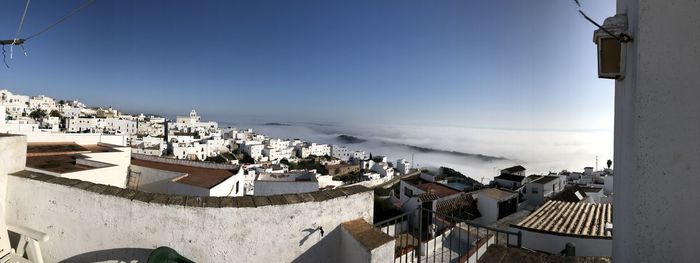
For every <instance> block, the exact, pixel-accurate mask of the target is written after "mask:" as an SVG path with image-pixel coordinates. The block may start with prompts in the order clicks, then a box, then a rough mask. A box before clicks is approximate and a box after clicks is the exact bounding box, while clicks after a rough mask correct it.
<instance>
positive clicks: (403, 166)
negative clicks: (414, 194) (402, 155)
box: [396, 159, 411, 174]
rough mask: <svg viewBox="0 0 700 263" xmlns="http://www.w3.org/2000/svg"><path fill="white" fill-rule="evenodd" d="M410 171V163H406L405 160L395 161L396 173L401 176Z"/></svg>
mask: <svg viewBox="0 0 700 263" xmlns="http://www.w3.org/2000/svg"><path fill="white" fill-rule="evenodd" d="M410 170H411V162H409V161H406V159H398V160H396V171H398V172H399V173H401V174H408V173H409V171H410Z"/></svg>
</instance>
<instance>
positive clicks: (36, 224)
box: [7, 172, 373, 262]
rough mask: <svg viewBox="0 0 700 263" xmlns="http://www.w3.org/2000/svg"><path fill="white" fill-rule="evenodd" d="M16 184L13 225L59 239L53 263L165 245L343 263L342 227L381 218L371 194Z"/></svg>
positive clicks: (211, 256) (198, 254)
mask: <svg viewBox="0 0 700 263" xmlns="http://www.w3.org/2000/svg"><path fill="white" fill-rule="evenodd" d="M30 178H32V179H30ZM8 185H9V188H8V189H9V190H8V193H7V220H8V222H11V223H14V222H21V223H22V224H23V225H26V226H28V227H31V228H34V229H38V230H41V231H45V232H46V233H48V234H49V235H50V236H51V238H50V240H49V241H48V242H47V243H45V244H42V252H43V253H44V257H45V259H46V261H47V262H57V261H61V260H66V261H67V262H92V261H103V260H119V261H125V262H130V261H131V260H133V259H141V260H143V258H145V257H146V256H147V255H148V253H149V252H150V249H153V248H155V247H158V246H170V247H172V248H174V249H176V250H177V251H179V252H181V254H183V255H185V256H187V257H189V258H191V259H193V260H195V261H197V262H291V261H300V262H308V261H327V262H334V261H335V262H338V261H339V260H340V259H339V258H338V255H340V254H341V253H340V252H339V249H340V246H341V245H340V234H339V232H340V231H339V228H340V226H339V225H340V223H342V222H345V221H349V220H353V219H357V218H362V219H364V220H366V221H368V222H372V216H373V214H372V213H373V211H372V208H373V193H372V192H371V191H369V189H367V188H364V187H353V188H344V189H342V190H330V191H323V192H314V193H308V194H298V195H284V196H270V197H225V198H204V197H184V196H169V195H162V194H146V193H144V192H138V191H133V190H129V189H119V188H116V187H107V186H103V185H95V184H91V183H88V182H80V181H77V180H70V179H65V178H56V177H52V176H47V175H36V174H30V173H28V172H23V173H19V174H16V175H15V176H9V180H8ZM77 222H79V223H77ZM318 227H323V229H324V230H325V232H326V235H325V236H324V237H321V235H320V231H318Z"/></svg>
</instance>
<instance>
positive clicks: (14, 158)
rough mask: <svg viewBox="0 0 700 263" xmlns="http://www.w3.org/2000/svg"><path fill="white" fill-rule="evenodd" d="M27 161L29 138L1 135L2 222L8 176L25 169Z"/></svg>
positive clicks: (0, 203)
mask: <svg viewBox="0 0 700 263" xmlns="http://www.w3.org/2000/svg"><path fill="white" fill-rule="evenodd" d="M26 160H27V137H25V136H17V135H7V134H0V220H4V218H3V217H2V216H1V215H3V214H4V213H3V211H4V210H5V195H6V193H7V188H8V187H7V174H8V173H13V172H17V171H20V170H22V169H24V165H25V163H26Z"/></svg>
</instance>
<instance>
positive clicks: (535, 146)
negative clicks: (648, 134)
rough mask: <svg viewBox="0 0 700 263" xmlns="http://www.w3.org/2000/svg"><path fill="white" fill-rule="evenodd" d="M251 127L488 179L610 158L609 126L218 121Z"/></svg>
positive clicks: (573, 168) (576, 168) (273, 134)
mask: <svg viewBox="0 0 700 263" xmlns="http://www.w3.org/2000/svg"><path fill="white" fill-rule="evenodd" d="M229 126H230V127H235V128H239V129H247V128H251V129H253V131H254V132H257V133H260V134H265V135H268V136H271V137H275V138H288V139H295V138H298V139H302V140H304V141H309V142H317V143H327V144H341V145H345V146H347V147H348V148H350V149H352V150H362V151H365V152H366V153H367V154H369V153H372V154H373V155H375V156H376V155H384V156H387V157H388V158H389V160H390V161H392V162H394V161H396V159H399V158H405V159H407V160H409V161H410V160H411V158H413V160H414V167H440V166H446V167H450V168H453V169H455V170H457V171H460V172H462V173H463V174H465V175H467V176H469V177H472V178H474V179H476V180H482V178H483V180H484V182H487V181H488V180H490V179H491V178H493V177H494V176H495V175H497V173H498V170H499V169H502V168H505V167H508V166H511V165H516V164H521V165H523V166H525V167H526V168H527V170H528V174H534V173H547V172H549V171H556V172H558V171H561V170H563V169H568V170H570V171H582V170H583V167H585V166H594V167H595V165H596V163H595V158H596V155H597V156H598V158H599V160H598V166H599V167H600V168H602V167H603V166H604V165H605V162H606V161H607V160H608V159H612V152H613V144H612V143H613V134H612V131H610V130H593V131H546V130H537V131H530V130H506V129H482V128H465V127H452V126H416V125H410V126H409V125H406V126H403V125H391V126H388V125H386V126H380V125H343V124H336V123H310V122H268V123H265V122H248V123H246V122H220V127H221V128H225V127H229Z"/></svg>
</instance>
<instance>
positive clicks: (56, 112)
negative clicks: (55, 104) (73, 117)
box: [49, 110, 61, 118]
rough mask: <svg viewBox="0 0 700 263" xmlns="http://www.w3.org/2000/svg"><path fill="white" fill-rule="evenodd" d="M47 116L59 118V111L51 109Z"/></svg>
mask: <svg viewBox="0 0 700 263" xmlns="http://www.w3.org/2000/svg"><path fill="white" fill-rule="evenodd" d="M49 116H51V117H58V118H61V113H60V112H58V111H57V110H52V111H51V113H49Z"/></svg>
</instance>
